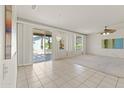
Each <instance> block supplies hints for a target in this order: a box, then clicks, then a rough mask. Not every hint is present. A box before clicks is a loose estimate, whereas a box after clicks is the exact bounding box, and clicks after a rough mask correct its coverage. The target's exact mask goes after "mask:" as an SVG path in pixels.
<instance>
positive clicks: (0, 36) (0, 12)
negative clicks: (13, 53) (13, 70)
mask: <svg viewBox="0 0 124 93" xmlns="http://www.w3.org/2000/svg"><path fill="white" fill-rule="evenodd" d="M0 20H1V21H0V87H2V80H3V60H4V6H0Z"/></svg>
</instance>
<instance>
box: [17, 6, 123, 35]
mask: <svg viewBox="0 0 124 93" xmlns="http://www.w3.org/2000/svg"><path fill="white" fill-rule="evenodd" d="M17 16H18V17H22V18H26V19H29V20H32V21H37V22H41V23H45V24H49V25H53V26H57V27H61V28H66V29H70V30H73V31H77V32H81V33H85V34H89V33H94V32H95V33H96V32H100V31H103V28H104V26H105V25H111V24H115V23H118V22H121V21H124V6H117V5H116V6H83V5H81V6H59V5H58V6H45V5H44V6H43V5H41V6H37V7H36V9H35V10H33V9H32V6H29V5H27V6H26V5H25V6H17Z"/></svg>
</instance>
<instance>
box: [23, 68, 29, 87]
mask: <svg viewBox="0 0 124 93" xmlns="http://www.w3.org/2000/svg"><path fill="white" fill-rule="evenodd" d="M24 73H25V76H26V81H27V84H28V88H29V82H28V78H27V74H26V71H25V66H24Z"/></svg>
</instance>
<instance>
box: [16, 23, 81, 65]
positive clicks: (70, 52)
mask: <svg viewBox="0 0 124 93" xmlns="http://www.w3.org/2000/svg"><path fill="white" fill-rule="evenodd" d="M33 28H38V29H41V30H43V31H44V30H45V31H50V32H52V43H53V47H52V54H53V60H55V59H61V58H65V57H71V56H76V55H81V54H82V51H76V50H74V49H73V47H74V46H73V45H72V44H70V43H73V40H74V39H75V38H74V36H76V34H75V33H72V32H67V31H63V30H59V29H55V28H49V27H46V26H42V25H37V24H32V23H26V22H22V21H18V65H19V66H20V65H29V64H32V63H33V61H32V53H33V52H32V50H33V49H32V45H33V44H32V35H33ZM57 35H59V36H61V37H62V38H63V39H64V46H65V48H64V49H63V50H60V49H59V42H58V41H57V39H56V36H57ZM81 36H82V37H83V35H81Z"/></svg>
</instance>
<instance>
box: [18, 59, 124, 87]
mask: <svg viewBox="0 0 124 93" xmlns="http://www.w3.org/2000/svg"><path fill="white" fill-rule="evenodd" d="M66 60H68V59H64V60H57V61H54V62H42V63H35V64H33V65H29V66H23V67H18V75H17V88H28V87H29V88H116V87H117V88H123V87H124V78H119V77H116V76H112V75H109V74H105V73H102V72H99V71H98V70H97V71H96V70H93V69H90V68H88V67H84V66H81V65H78V64H75V63H71V62H68V61H66ZM69 61H71V60H69Z"/></svg>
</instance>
